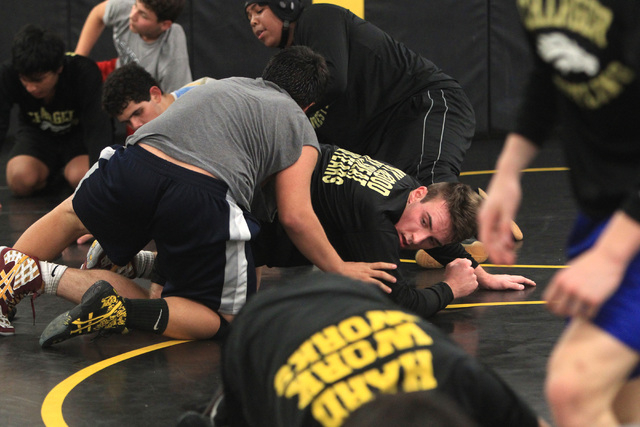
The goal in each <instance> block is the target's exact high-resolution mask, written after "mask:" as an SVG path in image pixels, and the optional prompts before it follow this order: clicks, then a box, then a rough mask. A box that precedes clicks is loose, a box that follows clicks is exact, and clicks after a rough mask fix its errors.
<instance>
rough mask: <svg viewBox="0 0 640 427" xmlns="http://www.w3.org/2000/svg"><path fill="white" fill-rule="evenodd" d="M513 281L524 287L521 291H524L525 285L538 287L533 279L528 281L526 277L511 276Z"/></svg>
mask: <svg viewBox="0 0 640 427" xmlns="http://www.w3.org/2000/svg"><path fill="white" fill-rule="evenodd" d="M510 278H511V281H512V282H514V283H517V284H520V285H522V287H521V288H520V289H524V287H525V285H526V286H536V282H534V281H533V280H531V279H528V278H526V277H524V276H510Z"/></svg>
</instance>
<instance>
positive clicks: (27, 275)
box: [0, 247, 44, 335]
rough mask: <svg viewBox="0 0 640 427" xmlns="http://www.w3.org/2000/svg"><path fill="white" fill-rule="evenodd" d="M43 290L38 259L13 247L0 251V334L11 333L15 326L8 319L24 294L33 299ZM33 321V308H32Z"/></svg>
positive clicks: (13, 332) (11, 316)
mask: <svg viewBox="0 0 640 427" xmlns="http://www.w3.org/2000/svg"><path fill="white" fill-rule="evenodd" d="M43 291H44V285H43V283H42V275H41V274H40V267H39V265H38V259H37V258H34V257H30V256H28V255H26V254H23V253H22V252H20V251H18V250H15V249H13V248H7V247H3V248H2V251H0V335H13V334H15V328H14V327H13V325H12V324H11V321H10V319H12V318H13V316H14V315H15V306H16V304H18V303H19V302H20V300H22V298H24V297H26V296H31V308H32V309H33V299H34V298H35V297H37V296H38V295H40V294H41V293H42V292H43ZM33 317H34V321H35V309H33Z"/></svg>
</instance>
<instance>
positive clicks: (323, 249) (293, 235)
mask: <svg viewBox="0 0 640 427" xmlns="http://www.w3.org/2000/svg"><path fill="white" fill-rule="evenodd" d="M280 221H281V223H282V225H283V227H284V229H285V230H286V232H287V235H288V236H289V238H290V239H291V241H292V242H293V244H294V245H296V247H297V248H298V250H299V251H300V252H301V253H302V254H303V255H304V256H305V257H306V258H307V259H308V260H309V261H311V262H312V263H313V264H314V265H315V266H317V267H318V268H319V269H320V270H322V271H326V272H331V273H340V272H341V271H342V267H343V265H344V261H343V260H342V258H340V256H339V255H338V253H337V252H336V250H335V249H334V248H333V246H331V243H330V242H329V239H328V238H327V235H326V233H325V232H324V229H323V228H322V225H321V224H320V221H319V220H318V218H317V217H316V215H315V214H314V213H313V210H311V212H301V213H299V215H298V216H297V217H296V218H290V219H284V221H283V218H282V215H281V216H280Z"/></svg>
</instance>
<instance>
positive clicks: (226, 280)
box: [73, 145, 259, 314]
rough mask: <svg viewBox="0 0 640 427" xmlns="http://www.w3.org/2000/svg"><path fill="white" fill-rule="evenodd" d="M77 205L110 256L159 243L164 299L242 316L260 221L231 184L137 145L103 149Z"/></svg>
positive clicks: (128, 255)
mask: <svg viewBox="0 0 640 427" xmlns="http://www.w3.org/2000/svg"><path fill="white" fill-rule="evenodd" d="M73 208H74V210H75V212H76V214H77V215H78V217H79V218H80V220H81V221H82V223H83V224H84V225H85V227H87V229H88V230H89V232H90V233H92V234H93V235H94V236H95V237H96V238H97V239H98V241H99V242H100V244H101V245H102V247H103V248H104V250H105V253H106V254H107V255H108V256H109V258H110V259H111V260H112V261H113V262H114V263H115V264H118V265H125V264H126V263H127V262H129V261H130V260H131V259H132V258H133V256H134V255H135V254H137V253H138V252H139V251H140V250H141V249H142V248H143V247H144V246H145V245H146V244H147V243H149V242H150V241H151V240H153V241H155V245H156V248H157V250H158V256H157V258H156V266H157V269H158V273H159V274H160V276H162V277H164V278H166V283H165V284H164V288H163V291H162V296H163V297H167V296H180V297H184V298H188V299H191V300H194V301H197V302H200V303H202V304H204V305H206V306H207V307H209V308H211V309H212V310H214V311H217V312H219V313H221V314H236V313H237V312H238V311H239V310H240V308H241V307H242V306H243V305H244V303H245V301H246V298H247V296H248V295H249V294H251V293H254V292H255V289H256V277H255V267H254V262H253V256H252V254H251V249H250V246H249V244H248V243H249V241H250V240H251V239H252V238H253V237H254V236H255V235H256V234H257V233H258V230H259V226H258V223H257V221H256V220H255V219H253V217H251V215H250V214H248V213H247V212H245V211H243V210H242V209H241V208H240V207H239V206H238V205H237V204H236V203H235V201H234V200H233V198H232V197H231V196H230V194H229V191H228V187H227V185H226V184H225V183H224V182H222V181H220V180H218V179H214V178H211V177H209V176H206V175H204V174H201V173H197V172H193V171H190V170H188V169H185V168H183V167H180V166H177V165H175V164H173V163H170V162H167V161H165V160H163V159H161V158H159V157H157V156H154V155H153V154H151V153H149V152H148V151H146V150H144V149H142V148H140V147H138V146H136V145H134V146H130V147H127V148H124V147H121V146H118V147H115V146H114V147H110V148H106V149H105V150H103V152H102V154H101V158H100V160H99V162H98V163H97V165H94V167H93V168H92V169H91V170H90V171H89V173H88V174H87V176H86V177H85V178H84V179H83V181H82V182H81V183H80V185H79V186H78V189H77V190H76V193H75V195H74V197H73Z"/></svg>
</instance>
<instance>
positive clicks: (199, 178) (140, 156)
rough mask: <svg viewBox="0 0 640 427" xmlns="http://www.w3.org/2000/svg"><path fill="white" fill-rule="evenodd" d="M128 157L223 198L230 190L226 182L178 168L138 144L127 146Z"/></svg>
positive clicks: (162, 173)
mask: <svg viewBox="0 0 640 427" xmlns="http://www.w3.org/2000/svg"><path fill="white" fill-rule="evenodd" d="M126 155H130V156H131V157H132V158H134V159H135V160H136V161H139V162H143V163H144V164H145V165H147V166H148V167H149V168H151V169H153V170H154V171H155V172H156V173H158V174H161V175H165V176H168V177H171V178H172V179H175V180H176V181H181V182H185V183H189V184H192V185H197V186H199V187H205V188H207V187H208V188H209V189H211V190H213V191H218V192H220V194H221V195H222V196H223V197H224V196H225V195H226V194H227V192H228V190H229V186H228V185H227V184H226V183H225V182H224V181H222V180H220V179H218V178H213V177H211V176H208V175H205V174H202V173H199V172H195V171H192V170H189V169H186V168H183V167H182V166H178V165H176V164H174V163H171V162H169V161H167V160H165V159H162V158H160V157H158V156H156V155H155V154H153V153H151V152H149V151H147V150H145V149H144V148H142V147H140V146H138V145H137V144H135V145H129V146H127V147H126V150H125V156H126Z"/></svg>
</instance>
